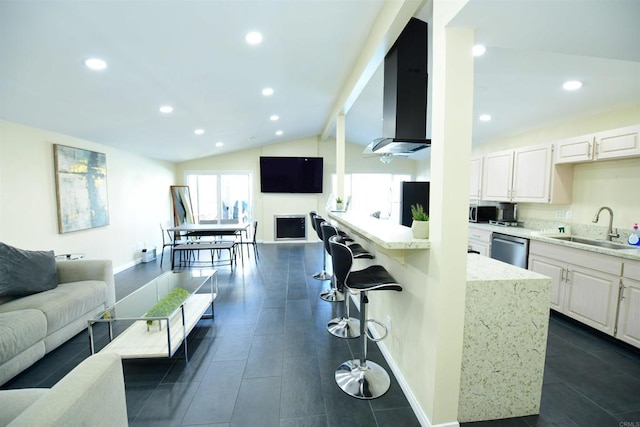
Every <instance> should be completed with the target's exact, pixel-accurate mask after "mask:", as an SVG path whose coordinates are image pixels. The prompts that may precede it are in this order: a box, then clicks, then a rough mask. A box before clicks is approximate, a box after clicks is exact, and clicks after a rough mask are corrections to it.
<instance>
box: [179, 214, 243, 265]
mask: <svg viewBox="0 0 640 427" xmlns="http://www.w3.org/2000/svg"><path fill="white" fill-rule="evenodd" d="M250 225H251V224H250V223H248V222H237V223H217V222H212V223H198V224H181V225H175V226H173V227H168V228H167V231H169V232H171V233H173V238H174V241H177V240H179V239H180V238H184V237H188V238H200V237H210V236H215V237H220V236H238V237H239V238H240V259H241V262H242V264H244V252H243V249H242V247H243V244H242V234H243V233H246V231H247V229H248V228H249V226H250Z"/></svg>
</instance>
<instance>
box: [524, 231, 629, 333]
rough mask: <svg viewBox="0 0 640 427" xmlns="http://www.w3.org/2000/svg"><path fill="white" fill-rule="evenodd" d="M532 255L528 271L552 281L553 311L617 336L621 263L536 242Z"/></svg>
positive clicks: (531, 248)
mask: <svg viewBox="0 0 640 427" xmlns="http://www.w3.org/2000/svg"><path fill="white" fill-rule="evenodd" d="M529 253H530V256H529V269H530V270H532V271H535V272H537V273H541V274H544V275H547V276H550V277H551V278H552V296H551V307H552V308H553V309H555V310H557V311H560V312H562V313H564V314H565V315H567V316H569V317H572V318H574V319H576V320H578V321H580V322H582V323H584V324H586V325H589V326H591V327H592V328H594V329H597V330H599V331H602V332H605V333H608V334H610V335H614V334H615V327H616V313H617V307H618V295H619V285H620V277H621V274H622V261H621V260H620V259H618V258H615V257H611V256H608V255H601V254H597V253H594V252H589V251H583V250H580V249H573V248H566V247H562V246H559V245H553V244H549V243H543V242H538V241H535V240H534V241H531V244H530V248H529Z"/></svg>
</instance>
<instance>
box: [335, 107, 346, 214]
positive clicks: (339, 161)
mask: <svg viewBox="0 0 640 427" xmlns="http://www.w3.org/2000/svg"><path fill="white" fill-rule="evenodd" d="M345 131H346V126H345V116H344V114H338V117H337V120H336V194H335V196H336V197H340V198H341V199H343V201H344V202H345V203H346V200H344V194H345V193H344V171H345V157H346V154H345V149H346V145H345V140H346V137H345Z"/></svg>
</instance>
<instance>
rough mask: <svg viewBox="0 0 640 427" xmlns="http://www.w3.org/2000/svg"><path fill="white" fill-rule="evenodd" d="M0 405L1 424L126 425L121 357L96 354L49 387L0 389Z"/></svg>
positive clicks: (47, 426)
mask: <svg viewBox="0 0 640 427" xmlns="http://www.w3.org/2000/svg"><path fill="white" fill-rule="evenodd" d="M0 408H2V409H0V426H10V427H33V426H38V427H50V426H60V427H63V426H64V427H66V426H87V427H89V426H91V427H100V426H105V427H107V426H108V427H120V426H126V425H128V422H127V403H126V397H125V389H124V377H123V375H122V361H121V360H120V357H119V356H117V355H114V354H96V355H94V356H91V357H89V358H88V359H85V360H84V361H83V362H82V363H81V364H79V365H78V366H76V367H75V368H74V369H73V370H72V371H71V372H69V373H68V374H67V375H66V376H65V377H64V378H63V379H61V380H60V381H59V382H58V383H57V384H56V385H54V386H53V387H52V388H51V389H43V388H32V389H16V390H2V391H0Z"/></svg>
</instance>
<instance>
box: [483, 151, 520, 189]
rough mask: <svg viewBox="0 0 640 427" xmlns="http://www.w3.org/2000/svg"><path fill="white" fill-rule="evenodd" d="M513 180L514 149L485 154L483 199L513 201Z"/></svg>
mask: <svg viewBox="0 0 640 427" xmlns="http://www.w3.org/2000/svg"><path fill="white" fill-rule="evenodd" d="M512 181H513V150H509V151H499V152H496V153H490V154H487V155H485V156H484V168H483V174H482V199H483V200H494V201H497V202H510V201H511V195H512V191H511V184H512Z"/></svg>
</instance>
